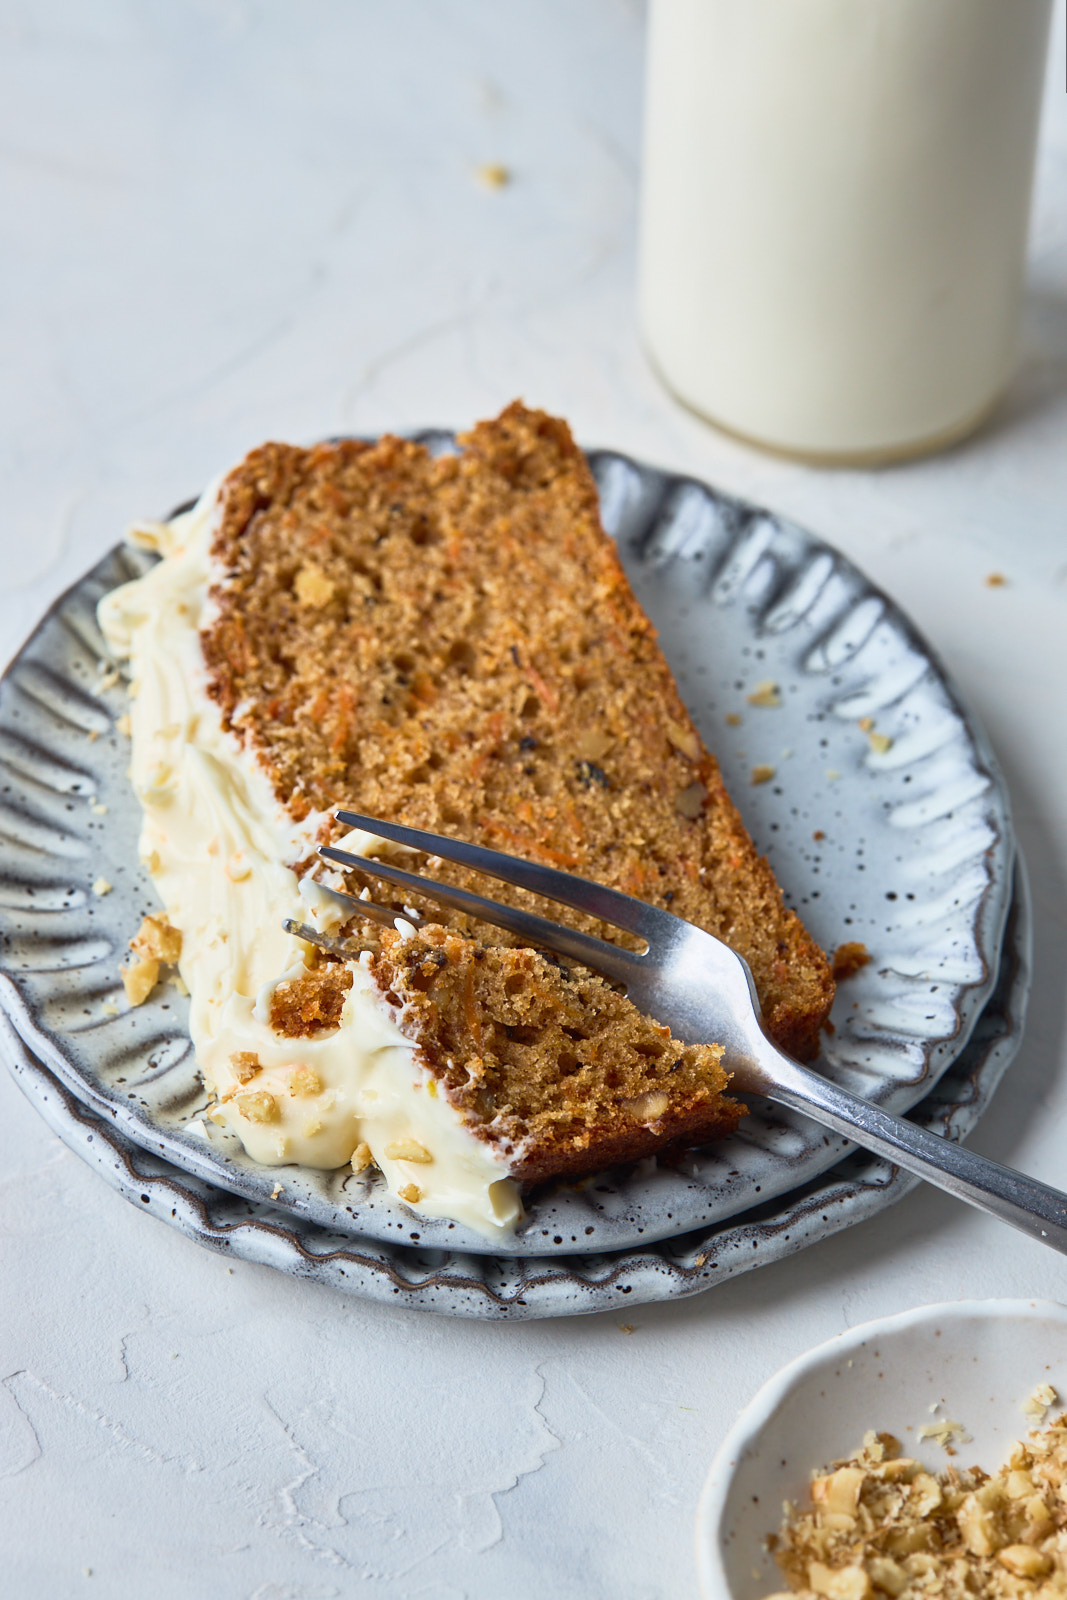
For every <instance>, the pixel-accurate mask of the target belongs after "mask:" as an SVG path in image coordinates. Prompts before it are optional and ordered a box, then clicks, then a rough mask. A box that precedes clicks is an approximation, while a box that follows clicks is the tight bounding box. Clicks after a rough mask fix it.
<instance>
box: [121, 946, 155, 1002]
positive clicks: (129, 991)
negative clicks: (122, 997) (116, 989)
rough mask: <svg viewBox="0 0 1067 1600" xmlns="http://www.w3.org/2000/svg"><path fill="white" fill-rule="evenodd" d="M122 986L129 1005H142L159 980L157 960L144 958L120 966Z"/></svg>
mask: <svg viewBox="0 0 1067 1600" xmlns="http://www.w3.org/2000/svg"><path fill="white" fill-rule="evenodd" d="M119 971H120V972H121V974H122V986H123V988H124V989H125V990H126V998H127V1000H128V1001H129V1002H130V1005H131V1006H143V1005H144V1003H145V1001H146V1000H147V999H148V996H149V995H150V994H151V993H152V990H153V989H154V988H155V986H156V983H157V982H158V980H159V962H158V961H155V960H150V959H148V958H145V959H144V960H142V961H134V962H133V963H132V964H131V965H130V966H128V967H120V968H119Z"/></svg>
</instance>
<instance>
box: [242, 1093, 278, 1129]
mask: <svg viewBox="0 0 1067 1600" xmlns="http://www.w3.org/2000/svg"><path fill="white" fill-rule="evenodd" d="M234 1104H235V1105H236V1107H237V1109H238V1111H239V1112H240V1114H241V1116H242V1117H245V1118H246V1119H247V1120H248V1121H249V1122H273V1121H274V1119H275V1118H276V1117H277V1115H278V1102H277V1100H275V1098H274V1096H273V1095H272V1094H268V1093H267V1091H266V1089H253V1090H252V1091H251V1092H250V1093H249V1094H239V1095H238V1096H237V1099H236V1100H235V1101H234Z"/></svg>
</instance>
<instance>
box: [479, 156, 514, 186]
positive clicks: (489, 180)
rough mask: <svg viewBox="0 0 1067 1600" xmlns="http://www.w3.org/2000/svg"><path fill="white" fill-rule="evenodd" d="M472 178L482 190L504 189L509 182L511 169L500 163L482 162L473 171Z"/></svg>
mask: <svg viewBox="0 0 1067 1600" xmlns="http://www.w3.org/2000/svg"><path fill="white" fill-rule="evenodd" d="M474 176H475V177H476V178H477V180H478V182H479V183H480V184H481V185H482V188H483V189H506V188H507V186H508V184H509V183H510V182H511V168H510V167H505V166H504V165H503V163H502V162H500V161H483V162H482V164H481V165H480V166H478V167H476V168H475V169H474Z"/></svg>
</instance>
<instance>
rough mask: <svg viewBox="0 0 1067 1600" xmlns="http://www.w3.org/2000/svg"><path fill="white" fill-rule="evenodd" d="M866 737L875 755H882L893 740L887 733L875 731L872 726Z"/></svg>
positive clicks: (891, 744)
mask: <svg viewBox="0 0 1067 1600" xmlns="http://www.w3.org/2000/svg"><path fill="white" fill-rule="evenodd" d="M867 739H868V741H869V743H870V746H871V749H872V750H873V751H874V753H875V755H876V756H884V755H885V754H886V752H887V751H888V750H892V748H893V741H892V739H891V738H890V737H889V735H888V733H876V732H875V731H874V729H873V728H872V730H871V731H870V733H868V735H867Z"/></svg>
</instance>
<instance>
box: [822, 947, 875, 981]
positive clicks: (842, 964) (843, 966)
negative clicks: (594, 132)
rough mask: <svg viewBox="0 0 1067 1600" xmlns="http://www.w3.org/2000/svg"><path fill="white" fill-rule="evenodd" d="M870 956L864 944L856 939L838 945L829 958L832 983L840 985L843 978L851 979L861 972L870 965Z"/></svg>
mask: <svg viewBox="0 0 1067 1600" xmlns="http://www.w3.org/2000/svg"><path fill="white" fill-rule="evenodd" d="M870 959H871V955H870V951H869V950H868V949H867V946H866V945H865V944H861V943H860V942H859V940H857V939H850V940H849V941H848V942H847V943H845V944H839V945H838V947H837V949H836V950H835V951H834V953H833V955H832V956H831V957H830V966H831V968H832V969H833V974H834V982H835V983H840V982H841V981H842V980H843V979H845V978H852V977H854V976H855V975H856V973H857V972H860V971H862V969H863V968H864V967H866V966H867V965H868V964H869V963H870Z"/></svg>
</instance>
